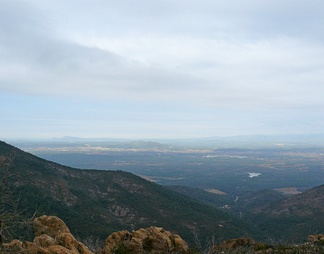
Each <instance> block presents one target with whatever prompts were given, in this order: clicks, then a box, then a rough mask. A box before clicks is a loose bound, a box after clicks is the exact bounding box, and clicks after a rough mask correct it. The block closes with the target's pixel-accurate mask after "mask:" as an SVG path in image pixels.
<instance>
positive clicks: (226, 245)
mask: <svg viewBox="0 0 324 254" xmlns="http://www.w3.org/2000/svg"><path fill="white" fill-rule="evenodd" d="M255 243H256V242H255V241H254V240H253V239H251V238H235V239H229V240H225V241H223V242H222V243H221V244H220V245H218V246H216V248H217V249H221V250H234V249H237V248H241V247H250V246H252V245H254V244H255Z"/></svg>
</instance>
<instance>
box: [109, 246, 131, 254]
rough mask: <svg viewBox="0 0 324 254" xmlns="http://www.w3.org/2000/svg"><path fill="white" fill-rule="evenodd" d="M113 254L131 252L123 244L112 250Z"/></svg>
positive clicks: (128, 253)
mask: <svg viewBox="0 0 324 254" xmlns="http://www.w3.org/2000/svg"><path fill="white" fill-rule="evenodd" d="M112 253H113V254H131V253H132V251H131V249H129V248H128V247H127V246H126V245H125V244H121V245H119V246H118V247H116V248H115V249H113V250H112Z"/></svg>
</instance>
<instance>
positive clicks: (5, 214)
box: [0, 156, 30, 250]
mask: <svg viewBox="0 0 324 254" xmlns="http://www.w3.org/2000/svg"><path fill="white" fill-rule="evenodd" d="M13 160H14V156H10V157H4V156H1V157H0V250H1V249H2V245H3V243H4V242H7V241H9V240H11V239H12V236H13V232H14V229H16V228H18V227H20V226H23V225H26V224H28V223H30V220H28V219H25V218H24V216H23V215H22V214H23V211H19V209H18V204H19V198H15V197H14V195H13V193H12V191H11V189H10V181H12V180H13V177H14V172H12V165H13Z"/></svg>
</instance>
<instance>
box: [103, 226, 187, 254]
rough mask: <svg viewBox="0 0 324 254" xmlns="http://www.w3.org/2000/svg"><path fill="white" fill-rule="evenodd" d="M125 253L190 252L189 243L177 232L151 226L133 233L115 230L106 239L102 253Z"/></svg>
mask: <svg viewBox="0 0 324 254" xmlns="http://www.w3.org/2000/svg"><path fill="white" fill-rule="evenodd" d="M121 251H124V252H123V253H134V254H141V253H152V254H163V253H188V245H187V243H186V242H185V241H184V240H183V239H182V238H181V237H180V236H179V235H177V234H172V233H171V232H169V231H166V230H164V229H163V228H158V227H150V228H146V229H143V228H141V229H139V230H137V231H133V232H132V233H130V232H128V231H127V230H123V231H119V232H115V233H113V234H111V235H110V236H109V237H108V238H107V239H106V240H105V246H104V248H103V251H102V254H111V253H115V252H121Z"/></svg>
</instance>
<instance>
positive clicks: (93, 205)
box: [0, 142, 255, 243]
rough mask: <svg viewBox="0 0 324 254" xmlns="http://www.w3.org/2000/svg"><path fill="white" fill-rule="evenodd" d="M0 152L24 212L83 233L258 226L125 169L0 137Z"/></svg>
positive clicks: (227, 233)
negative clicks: (72, 161) (65, 160)
mask: <svg viewBox="0 0 324 254" xmlns="http://www.w3.org/2000/svg"><path fill="white" fill-rule="evenodd" d="M0 156H1V157H14V159H13V164H12V166H11V172H12V173H13V174H12V177H11V182H10V186H11V190H12V193H13V195H15V196H19V197H20V201H19V209H21V210H23V211H25V213H26V214H29V215H31V214H33V213H34V212H35V211H37V215H42V214H51V215H56V216H59V217H60V218H62V219H63V220H64V221H65V222H66V223H67V224H68V225H69V226H70V228H71V229H73V232H74V234H75V235H76V236H77V237H79V238H80V239H84V238H87V237H89V236H91V237H94V238H100V239H104V238H105V237H106V236H107V235H109V234H111V233H112V232H114V231H118V230H122V229H126V230H133V229H138V228H141V227H149V226H152V225H154V226H161V227H164V228H167V229H170V230H172V231H173V232H176V233H178V234H180V235H181V236H182V237H183V238H184V239H185V240H186V241H188V242H189V243H193V242H194V241H196V242H197V241H199V242H204V241H207V240H209V239H210V238H211V237H212V236H215V237H217V238H222V239H225V238H233V237H239V236H242V235H245V236H254V235H255V232H253V231H252V230H251V228H250V227H249V226H248V225H247V224H245V223H244V222H242V221H240V220H239V219H236V218H235V217H234V216H232V215H230V214H227V213H225V212H223V211H220V210H218V209H215V208H213V207H211V206H208V205H204V204H202V203H200V202H198V201H195V200H194V199H191V198H188V197H185V196H184V195H182V194H179V193H176V192H174V191H171V190H169V189H166V188H164V187H162V186H160V185H157V184H155V183H152V182H149V181H146V180H144V179H142V178H140V177H138V176H135V175H133V174H130V173H127V172H121V171H118V172H116V171H101V170H80V169H74V168H70V167H66V166H62V165H59V164H56V163H53V162H50V161H46V160H43V159H40V158H38V157H36V156H33V155H31V154H28V153H25V152H23V151H21V150H19V149H17V148H15V147H13V146H10V145H8V144H6V143H4V142H0Z"/></svg>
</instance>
